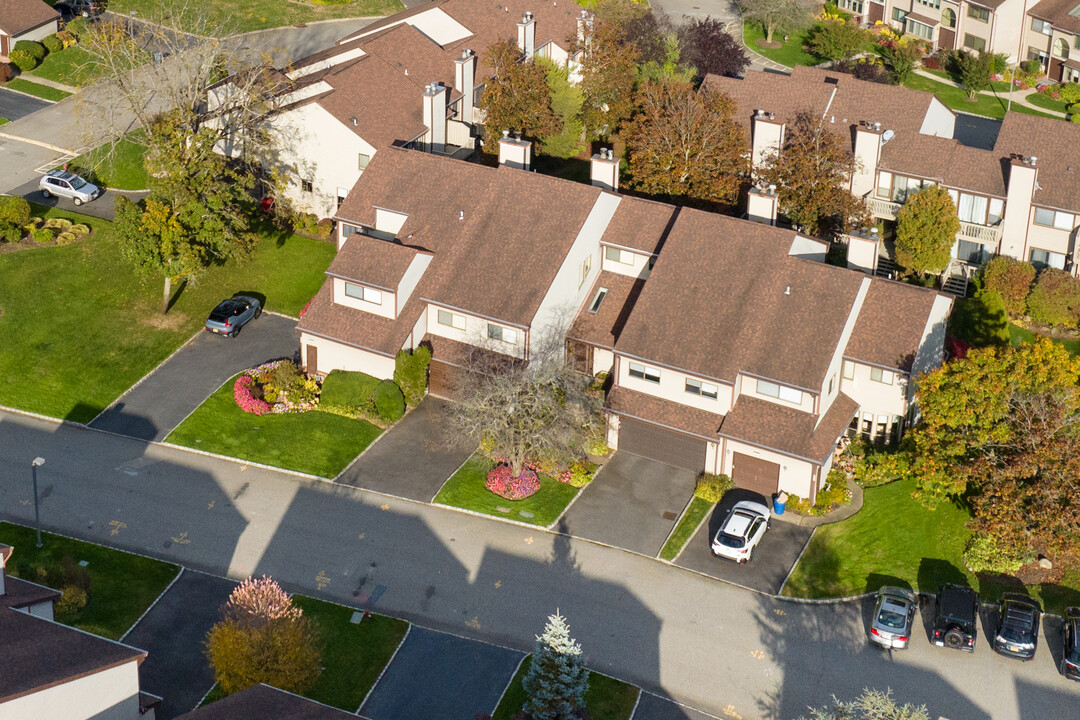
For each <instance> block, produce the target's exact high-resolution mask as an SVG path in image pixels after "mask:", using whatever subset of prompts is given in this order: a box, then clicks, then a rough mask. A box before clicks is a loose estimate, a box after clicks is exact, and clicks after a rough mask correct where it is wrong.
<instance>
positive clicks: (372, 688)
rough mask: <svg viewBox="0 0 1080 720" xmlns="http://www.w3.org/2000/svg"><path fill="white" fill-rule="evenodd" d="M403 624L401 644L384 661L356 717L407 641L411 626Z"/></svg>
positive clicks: (409, 623)
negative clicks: (403, 631)
mask: <svg viewBox="0 0 1080 720" xmlns="http://www.w3.org/2000/svg"><path fill="white" fill-rule="evenodd" d="M345 607H348V605H346V606H345ZM403 622H406V623H408V624H407V625H406V626H405V634H404V635H403V636H402V637H401V642H399V643H398V646H397V647H396V648H394V652H393V653H392V654H391V655H390V659H389V660H387V661H386V664H385V665H383V669H382V670H381V671H380V672H379V677H377V678H375V682H373V683H371V687H370V688H368V691H367V693H365V694H364V699H363V700H361V701H360V705H359V706H358V707H357V708H356V713H355V714H356V715H360V711H361V710H362V709H363V708H364V705H365V704H366V703H367V701H368V698H370V697H371V693H373V692H375V688H376V687H378V686H379V682H380V681H381V680H382V679H383V675H385V674H386V670H387V668H389V667H390V666H391V665H393V664H394V659H395V658H397V654H398V651H399V650H401V646H402V645H404V644H405V641H406V640H408V639H409V633H410V632H412V628H413V624H412V623H411V622H409V621H408V620H405V621H403ZM361 717H363V716H361Z"/></svg>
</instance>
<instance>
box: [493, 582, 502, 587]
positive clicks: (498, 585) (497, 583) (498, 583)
mask: <svg viewBox="0 0 1080 720" xmlns="http://www.w3.org/2000/svg"><path fill="white" fill-rule="evenodd" d="M495 587H497V588H501V587H502V580H496V581H495Z"/></svg>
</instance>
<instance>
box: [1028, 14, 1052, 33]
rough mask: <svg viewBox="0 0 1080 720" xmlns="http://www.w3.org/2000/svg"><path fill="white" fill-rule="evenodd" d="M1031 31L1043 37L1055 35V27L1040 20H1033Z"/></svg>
mask: <svg viewBox="0 0 1080 720" xmlns="http://www.w3.org/2000/svg"><path fill="white" fill-rule="evenodd" d="M1031 29H1032V30H1034V31H1035V32H1037V33H1042V34H1043V35H1053V34H1054V26H1053V25H1051V24H1050V23H1048V22H1046V21H1045V20H1040V19H1039V18H1031Z"/></svg>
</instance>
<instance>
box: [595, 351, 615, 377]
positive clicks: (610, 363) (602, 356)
mask: <svg viewBox="0 0 1080 720" xmlns="http://www.w3.org/2000/svg"><path fill="white" fill-rule="evenodd" d="M614 366H615V353H613V352H611V351H610V350H605V349H604V348H595V349H593V363H592V374H593V375H596V374H597V373H602V372H611V371H612V370H613V369H614Z"/></svg>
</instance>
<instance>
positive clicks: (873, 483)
mask: <svg viewBox="0 0 1080 720" xmlns="http://www.w3.org/2000/svg"><path fill="white" fill-rule="evenodd" d="M910 467H911V459H910V456H908V455H907V453H904V452H886V451H876V450H868V451H867V453H866V455H865V456H863V457H861V458H858V459H857V460H856V461H855V482H857V483H859V485H861V486H862V487H864V488H870V487H878V486H880V485H887V484H888V483H891V482H892V481H893V480H899V479H901V478H903V477H906V475H907V473H908V470H909V469H910Z"/></svg>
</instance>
